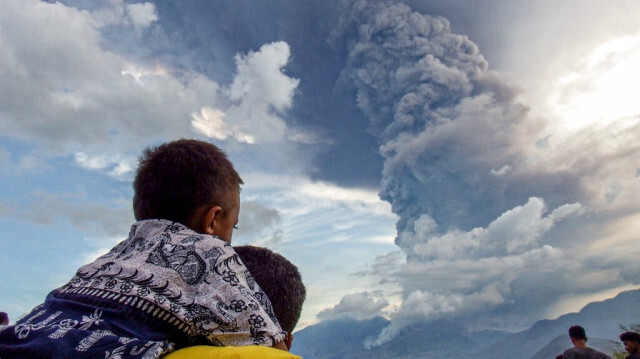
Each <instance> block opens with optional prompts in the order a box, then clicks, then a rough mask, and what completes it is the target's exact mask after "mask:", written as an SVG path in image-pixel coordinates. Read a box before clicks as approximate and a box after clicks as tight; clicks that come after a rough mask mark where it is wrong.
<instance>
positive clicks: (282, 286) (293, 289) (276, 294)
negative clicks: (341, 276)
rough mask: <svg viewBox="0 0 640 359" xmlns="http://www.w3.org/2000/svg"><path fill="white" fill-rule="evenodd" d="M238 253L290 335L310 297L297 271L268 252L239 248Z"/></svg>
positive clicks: (248, 247) (254, 248)
mask: <svg viewBox="0 0 640 359" xmlns="http://www.w3.org/2000/svg"><path fill="white" fill-rule="evenodd" d="M235 250H236V253H238V255H239V256H240V259H242V262H243V263H244V264H245V266H246V267H247V269H248V270H249V272H250V273H251V276H252V277H253V278H254V279H255V281H256V283H258V285H259V286H260V288H262V290H263V291H264V292H265V294H266V295H267V297H268V298H269V301H270V302H271V305H272V306H273V311H274V313H275V315H276V318H277V319H278V322H279V323H280V327H281V328H282V329H283V330H285V331H287V332H288V333H291V332H292V331H293V329H294V328H295V326H296V324H297V323H298V320H299V319H300V313H301V312H302V304H303V303H304V300H305V298H306V293H307V290H306V289H305V287H304V283H302V276H301V275H300V272H299V271H298V268H297V267H296V266H295V265H294V264H293V263H291V262H289V261H288V260H287V259H286V258H285V257H283V256H281V255H280V254H278V253H275V252H273V251H271V250H269V249H267V248H262V247H255V246H239V247H235Z"/></svg>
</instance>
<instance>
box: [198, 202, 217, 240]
mask: <svg viewBox="0 0 640 359" xmlns="http://www.w3.org/2000/svg"><path fill="white" fill-rule="evenodd" d="M221 216H222V207H220V206H211V207H209V208H208V209H207V210H206V211H205V213H204V216H202V219H201V221H202V222H201V226H202V227H201V228H202V233H204V234H211V235H212V234H214V233H215V229H216V225H218V223H217V222H218V221H219V220H220V217H221Z"/></svg>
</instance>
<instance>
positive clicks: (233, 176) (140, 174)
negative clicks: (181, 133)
mask: <svg viewBox="0 0 640 359" xmlns="http://www.w3.org/2000/svg"><path fill="white" fill-rule="evenodd" d="M242 183H243V182H242V179H241V178H240V176H239V175H238V173H237V172H236V170H235V169H234V168H233V165H232V164H231V162H230V161H229V160H228V159H227V156H226V154H225V153H224V152H222V151H221V150H220V149H219V148H218V147H216V146H214V145H212V144H210V143H207V142H203V141H197V140H187V139H181V140H177V141H173V142H168V143H164V144H162V145H160V146H157V147H149V148H147V149H146V150H145V151H144V152H143V154H142V156H140V164H139V166H138V170H137V172H136V177H135V180H134V182H133V188H134V196H133V212H134V215H135V217H136V219H137V220H144V219H167V220H171V221H175V222H180V223H182V224H184V225H186V226H188V227H191V228H192V229H194V230H196V231H198V232H205V230H204V228H202V223H200V222H202V220H201V219H202V218H204V217H203V216H205V215H206V214H207V213H208V211H209V210H210V209H212V208H213V207H215V206H217V207H218V210H217V212H215V213H214V214H215V215H216V216H217V217H216V219H217V220H218V224H220V223H222V222H223V221H224V220H227V222H229V223H222V224H224V225H225V226H224V228H222V227H223V226H221V225H219V226H218V227H219V228H218V233H212V234H216V235H218V236H220V237H221V238H222V239H224V240H227V241H231V236H230V234H231V233H230V232H231V230H232V228H233V226H234V225H235V222H237V215H238V214H237V212H238V210H239V206H240V199H239V193H240V185H241V184H242ZM229 217H236V218H229ZM196 222H198V223H196ZM229 224H230V227H229ZM226 227H229V228H226ZM226 237H228V238H226Z"/></svg>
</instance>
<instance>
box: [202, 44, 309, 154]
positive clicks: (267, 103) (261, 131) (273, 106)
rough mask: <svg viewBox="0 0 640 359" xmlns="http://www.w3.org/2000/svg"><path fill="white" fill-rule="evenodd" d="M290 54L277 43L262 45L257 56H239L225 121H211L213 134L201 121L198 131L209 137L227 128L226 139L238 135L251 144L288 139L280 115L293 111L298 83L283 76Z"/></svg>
mask: <svg viewBox="0 0 640 359" xmlns="http://www.w3.org/2000/svg"><path fill="white" fill-rule="evenodd" d="M289 54H290V50H289V45H288V44H287V43H285V42H275V43H271V44H267V45H263V46H262V47H261V48H260V50H259V51H258V52H249V53H248V54H247V55H245V56H243V55H237V56H236V66H237V73H236V75H235V77H234V79H233V82H232V83H231V84H230V85H229V87H228V88H227V89H226V90H225V93H226V95H227V96H228V97H229V101H230V103H231V105H230V106H229V107H228V108H226V109H225V111H224V113H225V115H224V120H225V121H224V122H223V118H222V116H218V117H217V118H216V119H215V120H210V125H212V126H214V127H215V129H214V130H208V129H206V128H205V126H204V125H205V122H204V121H198V125H199V127H198V129H199V130H200V131H201V132H203V133H205V134H206V133H219V131H218V132H217V131H216V129H220V128H226V131H227V133H225V134H223V136H225V137H226V136H228V135H230V134H235V137H236V138H237V139H238V140H240V141H242V142H248V143H254V142H258V141H259V142H276V141H281V140H283V139H285V135H286V133H287V125H286V123H285V121H284V120H283V119H282V118H281V117H280V114H281V113H282V112H283V111H285V110H287V109H289V108H290V107H291V105H292V101H293V95H294V91H295V89H296V88H297V86H298V83H299V80H297V79H293V78H290V77H288V76H286V75H285V74H284V73H283V72H282V70H283V67H284V66H285V65H286V64H287V62H288V61H289ZM203 117H204V116H203ZM225 122H226V123H225Z"/></svg>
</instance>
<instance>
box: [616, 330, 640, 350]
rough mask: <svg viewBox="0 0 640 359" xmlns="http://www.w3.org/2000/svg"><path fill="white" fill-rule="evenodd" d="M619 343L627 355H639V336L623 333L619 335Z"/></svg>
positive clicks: (634, 333) (632, 333)
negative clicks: (620, 342)
mask: <svg viewBox="0 0 640 359" xmlns="http://www.w3.org/2000/svg"><path fill="white" fill-rule="evenodd" d="M620 341H622V344H624V348H625V349H626V350H627V352H629V354H637V353H640V334H638V333H636V332H624V333H622V334H620Z"/></svg>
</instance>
